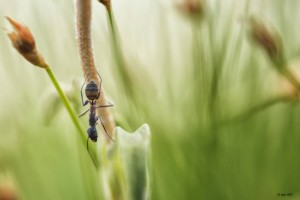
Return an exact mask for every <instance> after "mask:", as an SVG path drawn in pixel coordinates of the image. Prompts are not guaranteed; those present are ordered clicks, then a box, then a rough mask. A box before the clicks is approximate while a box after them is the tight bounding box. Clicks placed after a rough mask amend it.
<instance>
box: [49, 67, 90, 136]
mask: <svg viewBox="0 0 300 200" xmlns="http://www.w3.org/2000/svg"><path fill="white" fill-rule="evenodd" d="M46 71H47V73H48V75H49V77H50V79H51V81H52V83H53V85H54V87H55V89H56V90H57V92H58V94H59V97H60V98H61V100H62V102H63V104H64V106H65V107H66V109H67V111H68V113H69V115H70V117H71V119H72V122H73V123H74V125H75V127H76V129H77V130H78V132H79V133H80V136H81V139H82V141H85V139H86V135H85V132H84V131H83V129H82V128H81V126H80V124H79V121H78V118H77V116H76V115H75V112H74V111H73V109H72V107H71V105H70V102H69V100H68V99H67V97H66V95H65V94H64V92H63V91H62V89H61V87H60V85H59V83H58V81H57V80H56V78H55V75H54V74H53V72H52V70H51V68H50V67H47V68H46Z"/></svg>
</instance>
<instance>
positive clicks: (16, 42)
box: [6, 17, 48, 68]
mask: <svg viewBox="0 0 300 200" xmlns="http://www.w3.org/2000/svg"><path fill="white" fill-rule="evenodd" d="M6 19H7V20H8V21H9V23H10V24H11V25H12V27H13V28H14V31H12V32H10V33H8V34H7V35H8V37H9V38H10V40H11V42H12V44H13V46H14V47H15V49H16V50H17V51H18V52H19V53H20V54H21V55H22V56H23V57H24V58H25V59H26V60H28V61H29V62H30V63H31V64H33V65H36V66H39V67H41V68H47V67H48V64H47V63H46V62H45V60H44V58H43V56H42V55H41V54H40V53H39V52H38V51H37V49H36V45H35V40H34V37H33V35H32V33H31V32H30V30H29V28H28V27H26V26H23V25H21V24H20V23H18V22H16V21H15V20H13V19H11V18H10V17H6Z"/></svg>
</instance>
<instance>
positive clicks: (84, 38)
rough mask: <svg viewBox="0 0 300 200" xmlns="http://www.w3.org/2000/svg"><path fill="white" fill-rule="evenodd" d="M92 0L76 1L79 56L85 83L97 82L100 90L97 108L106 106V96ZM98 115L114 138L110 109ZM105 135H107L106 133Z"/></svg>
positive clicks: (98, 111)
mask: <svg viewBox="0 0 300 200" xmlns="http://www.w3.org/2000/svg"><path fill="white" fill-rule="evenodd" d="M91 4H92V2H91V0H77V1H76V18H77V30H76V31H77V43H78V48H79V54H80V58H81V67H82V71H83V74H84V78H85V82H86V83H90V82H91V81H94V82H96V84H97V85H98V88H100V87H101V89H100V97H99V99H98V100H97V101H96V104H97V106H101V105H106V104H107V101H106V96H105V93H104V90H103V88H102V86H101V85H100V78H99V76H98V75H99V74H98V72H97V69H96V67H95V62H94V56H93V49H92V39H91V30H90V29H91V15H92V8H91ZM97 114H98V115H100V116H101V118H102V119H103V122H104V126H105V127H106V129H107V132H108V134H109V135H110V137H113V131H114V127H115V123H114V119H113V117H112V114H111V112H110V110H109V108H102V109H97ZM99 127H100V129H101V130H102V132H103V133H104V131H105V130H104V129H103V128H102V126H101V123H99ZM104 135H105V133H104ZM105 138H106V140H105V141H106V142H107V143H109V142H110V139H109V138H108V137H105Z"/></svg>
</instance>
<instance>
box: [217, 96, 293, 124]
mask: <svg viewBox="0 0 300 200" xmlns="http://www.w3.org/2000/svg"><path fill="white" fill-rule="evenodd" d="M286 99H287V97H286V96H279V97H275V98H273V99H268V100H266V101H264V102H262V103H260V104H258V105H255V106H253V107H252V108H250V109H249V110H247V111H245V112H243V113H242V114H240V115H238V116H237V117H234V118H233V119H231V120H230V121H227V122H237V121H243V120H246V119H248V118H249V117H251V116H253V115H255V114H257V113H260V112H262V111H264V110H266V109H267V108H270V107H271V106H273V105H275V104H277V103H280V102H284V101H285V100H286ZM222 124H223V123H222Z"/></svg>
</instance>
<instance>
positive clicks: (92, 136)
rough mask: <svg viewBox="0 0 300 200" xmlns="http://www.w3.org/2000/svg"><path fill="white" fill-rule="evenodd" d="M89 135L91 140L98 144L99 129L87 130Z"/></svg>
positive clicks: (90, 128) (91, 128) (93, 127)
mask: <svg viewBox="0 0 300 200" xmlns="http://www.w3.org/2000/svg"><path fill="white" fill-rule="evenodd" d="M87 133H88V135H89V138H90V139H91V140H92V141H93V142H97V139H98V133H97V129H96V127H95V126H92V127H89V128H88V130H87Z"/></svg>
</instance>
